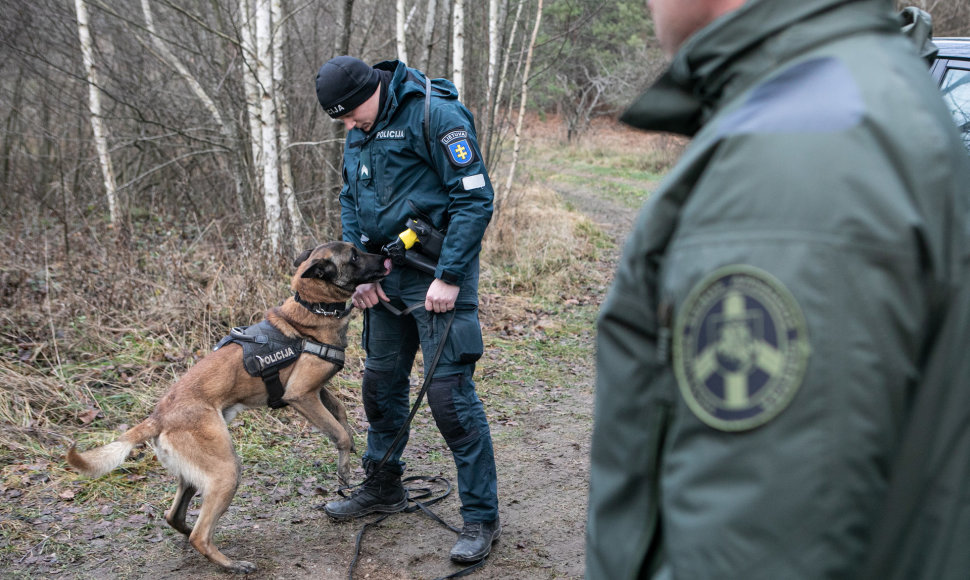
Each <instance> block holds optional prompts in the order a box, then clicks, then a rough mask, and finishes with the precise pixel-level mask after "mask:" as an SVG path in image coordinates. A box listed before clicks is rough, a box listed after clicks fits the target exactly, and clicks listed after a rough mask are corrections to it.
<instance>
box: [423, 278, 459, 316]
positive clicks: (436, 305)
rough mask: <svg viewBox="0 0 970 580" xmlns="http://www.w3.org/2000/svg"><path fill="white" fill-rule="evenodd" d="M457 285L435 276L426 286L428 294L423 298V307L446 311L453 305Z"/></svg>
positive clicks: (456, 297) (455, 298)
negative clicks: (428, 285)
mask: <svg viewBox="0 0 970 580" xmlns="http://www.w3.org/2000/svg"><path fill="white" fill-rule="evenodd" d="M459 290H461V288H459V287H458V286H453V285H451V284H449V283H447V282H442V281H441V280H439V279H437V278H435V279H434V282H432V283H431V287H430V288H428V295H427V297H426V298H425V299H424V308H425V309H426V310H429V311H434V312H439V313H440V312H448V311H449V310H451V309H452V308H454V307H455V300H457V299H458V291H459Z"/></svg>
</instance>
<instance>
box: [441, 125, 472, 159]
mask: <svg viewBox="0 0 970 580" xmlns="http://www.w3.org/2000/svg"><path fill="white" fill-rule="evenodd" d="M438 142H439V143H441V146H442V147H444V148H445V152H446V153H447V155H448V161H450V162H451V164H452V165H454V166H455V167H464V166H466V165H468V164H470V163H471V162H472V161H474V160H475V150H474V149H472V147H471V144H470V143H469V141H468V131H466V130H464V129H451V130H450V131H446V132H445V133H444V134H443V135H441V136H440V137H438Z"/></svg>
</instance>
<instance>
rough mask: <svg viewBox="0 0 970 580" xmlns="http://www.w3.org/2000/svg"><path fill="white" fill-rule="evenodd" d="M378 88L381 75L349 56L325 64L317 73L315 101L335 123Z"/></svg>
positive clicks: (336, 58) (339, 57) (333, 59)
mask: <svg viewBox="0 0 970 580" xmlns="http://www.w3.org/2000/svg"><path fill="white" fill-rule="evenodd" d="M378 85H380V73H379V72H377V70H375V69H374V68H372V67H370V66H369V65H368V64H367V63H365V62H364V61H362V60H360V59H358V58H354V57H352V56H338V57H335V58H332V59H330V60H328V61H327V63H326V64H325V65H323V66H322V67H320V72H318V73H317V100H318V101H320V106H322V107H323V110H325V111H326V112H327V114H328V115H330V116H331V117H333V118H334V119H336V118H337V117H340V116H341V115H345V114H347V113H349V112H350V111H353V110H354V109H356V108H357V107H359V106H360V105H361V104H362V103H363V102H364V101H366V100H367V99H369V98H370V97H371V95H373V94H374V91H376V90H377V87H378Z"/></svg>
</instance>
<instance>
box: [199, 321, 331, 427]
mask: <svg viewBox="0 0 970 580" xmlns="http://www.w3.org/2000/svg"><path fill="white" fill-rule="evenodd" d="M230 342H235V343H236V344H238V345H239V346H241V347H242V349H243V366H244V367H245V368H246V372H247V373H249V375H250V376H253V377H260V378H262V379H263V383H264V384H265V385H266V392H267V394H268V395H269V401H268V402H267V404H268V405H269V406H270V408H273V409H279V408H280V407H285V406H286V405H287V403H286V401H284V400H283V392H284V388H283V383H282V382H281V381H280V371H281V370H283V369H284V368H286V367H288V366H289V365H291V364H293V363H294V362H296V359H297V358H299V356H300V355H301V354H302V353H304V352H308V353H310V354H315V355H317V356H318V357H320V358H322V359H323V360H325V361H327V362H330V363H333V364H335V365H337V366H338V367H339V368H343V366H344V349H342V348H340V347H337V346H333V345H330V344H321V343H319V342H314V341H312V340H309V339H306V338H300V337H297V338H291V337H289V336H286V335H285V334H283V333H282V332H280V331H279V330H277V328H276V327H275V326H273V325H272V324H270V323H269V321H268V320H264V321H262V322H260V323H259V324H254V325H252V326H237V327H235V328H233V329H232V330H230V331H229V335H228V336H225V337H223V339H222V340H220V341H219V343H218V344H216V346H215V348H213V349H212V350H219V349H220V348H222V347H223V346H225V345H227V344H229V343H230Z"/></svg>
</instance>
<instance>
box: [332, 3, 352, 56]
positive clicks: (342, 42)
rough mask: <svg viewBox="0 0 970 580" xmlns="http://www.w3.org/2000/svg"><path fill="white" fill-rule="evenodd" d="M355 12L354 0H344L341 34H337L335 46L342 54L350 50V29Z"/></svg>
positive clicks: (339, 53)
mask: <svg viewBox="0 0 970 580" xmlns="http://www.w3.org/2000/svg"><path fill="white" fill-rule="evenodd" d="M353 14H354V0H344V3H343V14H342V15H341V22H340V25H341V26H340V34H339V35H337V43H336V46H335V47H334V48H335V49H336V52H337V54H335V55H334V56H342V55H345V54H347V53H349V52H350V31H351V24H352V21H353Z"/></svg>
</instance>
